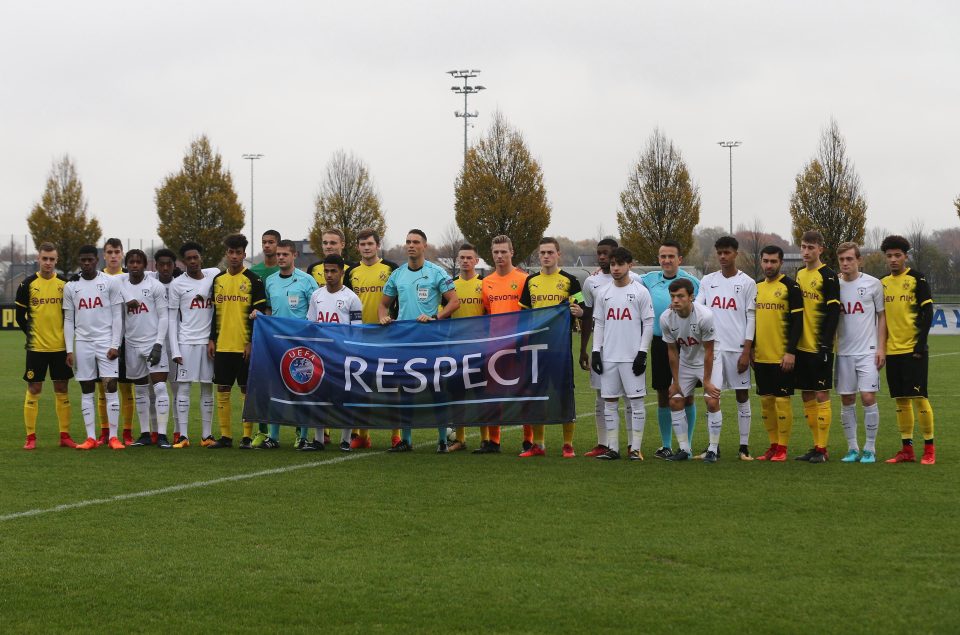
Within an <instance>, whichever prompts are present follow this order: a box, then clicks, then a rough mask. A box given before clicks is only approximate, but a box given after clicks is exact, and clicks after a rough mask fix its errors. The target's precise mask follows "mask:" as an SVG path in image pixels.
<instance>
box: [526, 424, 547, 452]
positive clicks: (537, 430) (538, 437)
mask: <svg viewBox="0 0 960 635" xmlns="http://www.w3.org/2000/svg"><path fill="white" fill-rule="evenodd" d="M530 427H531V428H532V430H531V432H532V433H533V436H532V438H531V442H532V443H535V444H536V445H539V446H540V447H541V448H542V447H543V443H544V437H545V436H546V434H545V430H544V428H545V426H543V425H540V424H536V425H533V426H530Z"/></svg>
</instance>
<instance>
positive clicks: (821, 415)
mask: <svg viewBox="0 0 960 635" xmlns="http://www.w3.org/2000/svg"><path fill="white" fill-rule="evenodd" d="M832 420H833V409H832V408H831V407H830V402H829V401H818V402H817V428H818V430H819V432H820V437H819V438H820V442H819V443H818V444H817V445H818V446H819V447H821V448H825V447H827V443H828V442H829V441H830V424H831V423H832Z"/></svg>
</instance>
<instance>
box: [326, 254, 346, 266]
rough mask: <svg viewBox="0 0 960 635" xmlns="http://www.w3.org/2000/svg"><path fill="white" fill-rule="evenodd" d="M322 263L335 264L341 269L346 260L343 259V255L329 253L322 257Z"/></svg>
mask: <svg viewBox="0 0 960 635" xmlns="http://www.w3.org/2000/svg"><path fill="white" fill-rule="evenodd" d="M323 264H325V265H336V266H338V267H340V268H341V269H343V267H344V265H345V264H346V262H345V261H344V260H343V256H338V255H337V254H330V255H329V256H327V257H326V258H324V259H323Z"/></svg>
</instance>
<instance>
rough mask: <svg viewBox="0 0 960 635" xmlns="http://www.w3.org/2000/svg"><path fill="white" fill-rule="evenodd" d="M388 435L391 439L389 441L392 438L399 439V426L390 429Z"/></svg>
mask: <svg viewBox="0 0 960 635" xmlns="http://www.w3.org/2000/svg"><path fill="white" fill-rule="evenodd" d="M390 437H391V439H390V440H391V441H392V440H393V439H399V438H400V428H394V429H393V430H391V431H390Z"/></svg>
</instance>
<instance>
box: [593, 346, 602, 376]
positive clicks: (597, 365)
mask: <svg viewBox="0 0 960 635" xmlns="http://www.w3.org/2000/svg"><path fill="white" fill-rule="evenodd" d="M590 368H592V369H593V372H595V373H596V374H598V375H602V374H603V360H601V359H600V351H593V353H591V354H590Z"/></svg>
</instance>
